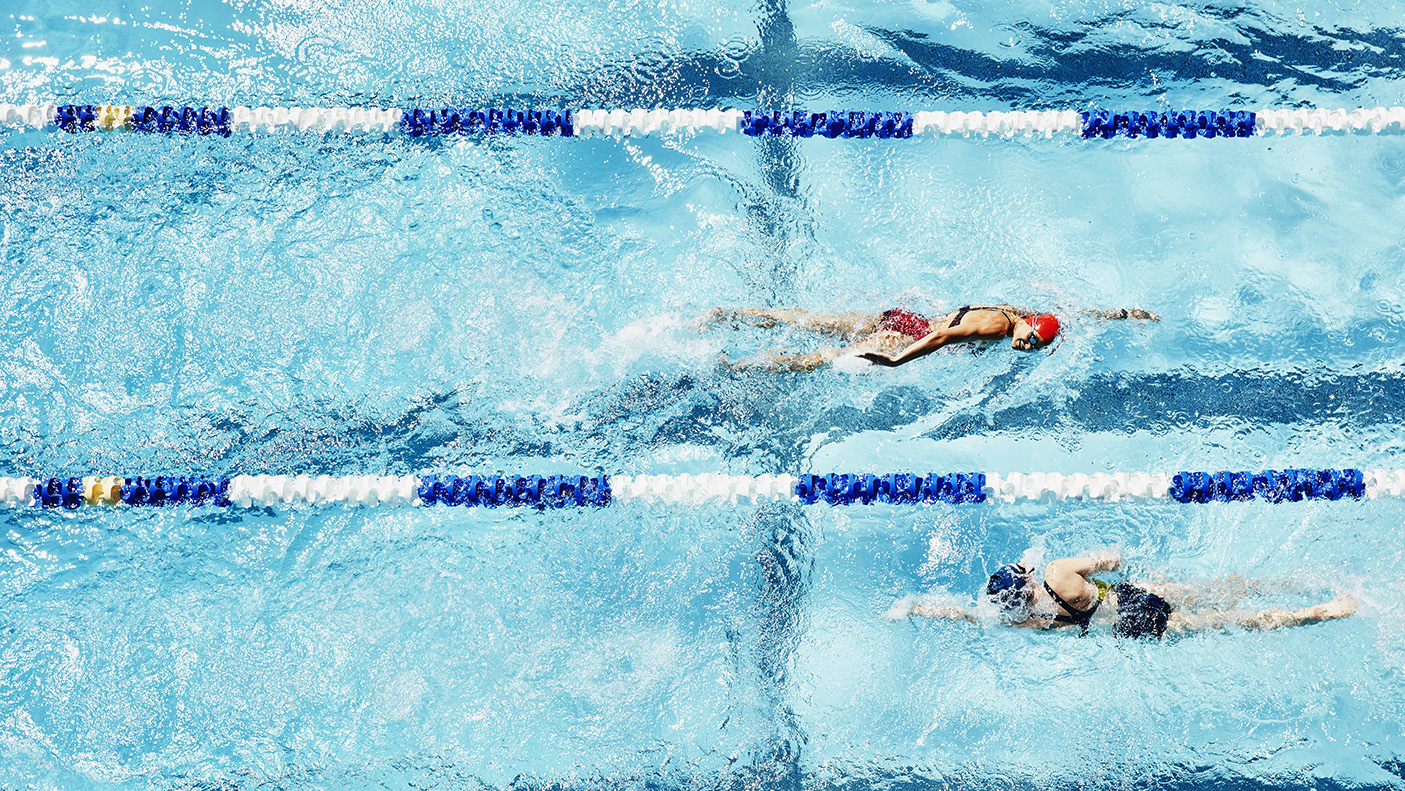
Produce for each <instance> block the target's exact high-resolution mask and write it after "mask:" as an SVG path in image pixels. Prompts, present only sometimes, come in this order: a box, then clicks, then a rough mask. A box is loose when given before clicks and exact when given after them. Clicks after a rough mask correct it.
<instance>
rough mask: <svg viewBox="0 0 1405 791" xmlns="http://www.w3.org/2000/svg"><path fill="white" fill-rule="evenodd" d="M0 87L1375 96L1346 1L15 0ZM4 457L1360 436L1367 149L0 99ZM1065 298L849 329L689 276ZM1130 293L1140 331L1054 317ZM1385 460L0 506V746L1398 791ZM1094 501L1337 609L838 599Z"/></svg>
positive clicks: (1368, 437)
mask: <svg viewBox="0 0 1405 791" xmlns="http://www.w3.org/2000/svg"><path fill="white" fill-rule="evenodd" d="M6 13H7V14H8V20H9V24H10V25H11V28H10V29H12V30H13V33H14V35H13V36H12V37H10V38H9V39H7V41H8V42H9V43H7V44H6V45H4V46H3V48H0V101H6V102H29V101H47V100H61V101H65V102H68V101H72V102H83V103H88V102H92V103H98V102H107V101H116V100H121V101H124V102H133V103H153V104H160V103H164V102H179V103H184V102H197V103H202V104H203V103H209V104H224V103H228V104H244V105H257V104H285V105H296V104H301V105H324V106H330V105H357V106H362V105H364V106H408V105H410V104H416V103H423V104H442V103H449V104H473V103H477V102H492V103H495V104H508V103H513V102H517V103H531V104H534V105H541V106H605V107H631V106H687V107H713V106H736V107H743V108H750V107H754V106H763V105H764V106H778V107H779V106H797V107H802V106H803V107H806V108H815V109H830V108H866V109H903V110H920V109H945V110H994V109H1012V108H1020V109H1042V108H1064V107H1071V108H1074V109H1085V108H1089V107H1107V108H1122V107H1138V108H1140V107H1147V108H1151V107H1166V108H1177V109H1179V108H1181V107H1191V108H1204V109H1217V108H1235V109H1241V108H1242V109H1254V108H1257V107H1267V106H1275V107H1284V106H1297V105H1305V106H1318V107H1328V108H1334V107H1347V108H1351V107H1355V106H1358V105H1364V106H1377V105H1390V104H1398V103H1401V102H1400V96H1399V91H1398V89H1396V88H1395V86H1396V84H1397V83H1398V81H1399V75H1398V74H1397V72H1398V70H1399V65H1398V64H1399V61H1400V55H1401V45H1400V43H1399V41H1400V40H1401V38H1400V32H1401V30H1400V24H1399V20H1398V15H1397V14H1395V13H1394V11H1393V10H1391V9H1389V8H1387V7H1385V6H1380V7H1372V6H1361V5H1357V4H1351V5H1348V4H1344V3H1337V4H1329V5H1319V6H1317V7H1315V8H1314V9H1313V10H1300V9H1299V8H1298V7H1297V6H1287V5H1279V4H1271V3H1265V4H1255V5H1254V6H1252V7H1248V8H1245V7H1240V6H1235V7H1233V8H1230V7H1227V6H1217V5H1212V4H1211V5H1206V4H1200V5H1195V4H1180V5H1168V4H1160V5H1152V6H1146V5H1144V4H1140V5H1132V4H1125V3H1120V2H1119V3H1086V2H1085V3H1056V4H1048V3H1045V4H1033V3H1024V4H1019V5H1017V6H1014V7H1010V6H1000V7H996V6H991V7H990V8H976V7H966V6H960V5H956V4H953V3H949V2H925V0H923V1H922V2H903V3H896V2H895V3H887V4H878V5H876V6H873V5H872V4H839V3H812V4H809V5H788V4H780V3H774V2H773V3H763V4H760V5H759V6H752V5H736V6H731V7H727V6H720V5H716V4H712V5H705V6H704V5H694V4H689V3H681V2H680V3H658V4H652V5H649V4H642V3H637V2H634V3H631V2H622V3H613V4H594V5H590V6H586V7H564V6H562V7H557V6H541V5H534V4H516V5H511V4H506V5H505V4H501V3H497V4H488V3H481V4H478V5H470V4H446V3H415V4H408V3H401V4H384V5H372V4H352V3H331V4H324V3H318V4H311V3H305V4H298V3H247V2H228V3H225V4H219V5H216V4H207V3H188V4H181V3H162V2H153V3H151V4H149V5H147V6H142V7H141V8H134V7H129V6H127V5H126V4H120V3H109V4H106V5H104V4H102V3H97V4H94V3H82V4H78V3H61V2H47V3H41V2H37V0H20V2H19V5H18V8H17V9H16V10H13V11H7V12H6ZM0 171H3V173H4V178H3V179H0V251H3V256H4V265H3V268H0V277H3V288H0V299H2V300H3V306H2V308H3V309H0V315H2V316H3V324H0V459H3V461H4V464H3V465H0V471H3V472H4V473H5V474H9V475H20V474H24V475H39V474H43V475H60V474H65V475H66V474H118V473H126V474H138V473H150V474H156V473H162V472H175V473H182V472H207V473H211V474H256V473H287V474H296V473H306V474H342V475H350V474H363V473H384V474H409V473H418V472H431V473H436V472H438V473H465V472H476V473H492V472H496V471H502V472H504V473H532V474H552V473H564V472H594V471H604V472H607V473H618V474H643V473H702V472H729V473H738V474H742V473H744V474H763V473H781V472H785V473H793V474H800V473H808V472H830V471H841V472H889V471H914V470H915V471H926V470H940V471H992V472H1001V473H1004V472H1013V471H1021V472H1025V471H1056V472H1063V473H1073V472H1089V473H1091V472H1099V471H1128V472H1136V471H1153V472H1154V471H1174V470H1179V469H1201V470H1218V469H1261V468H1282V467H1297V466H1301V467H1357V468H1372V467H1387V468H1393V467H1398V466H1401V465H1400V463H1399V459H1401V458H1402V452H1403V451H1405V445H1402V441H1405V430H1402V428H1401V425H1400V422H1399V420H1398V419H1397V414H1398V412H1399V409H1400V405H1401V404H1402V403H1403V402H1405V371H1402V365H1401V362H1400V360H1401V357H1400V355H1399V352H1398V351H1397V349H1398V348H1399V347H1400V346H1401V344H1402V342H1405V329H1403V328H1405V299H1403V298H1402V293H1401V291H1402V286H1401V282H1402V269H1405V234H1402V231H1401V230H1400V229H1401V228H1403V227H1405V222H1403V221H1405V154H1402V153H1401V151H1400V142H1399V140H1398V139H1397V138H1390V137H1379V138H1370V137H1321V138H1301V139H1299V138H1253V139H1248V140H1209V141H1205V140H1199V141H1153V142H1148V141H1116V142H1095V143H1088V142H1083V141H1078V140H1023V139H1022V140H1014V141H1001V140H979V139H977V140H960V139H957V140H909V141H879V140H867V141H866V140H823V139H807V140H777V139H762V140H755V139H750V138H745V137H741V136H737V135H730V134H729V135H724V136H698V137H687V136H677V135H675V136H661V137H652V138H640V139H630V140H563V139H534V138H518V139H503V138H495V139H491V140H476V139H453V140H425V139H408V138H400V137H381V136H373V135H348V136H326V137H322V136H316V135H295V134H286V135H272V136H257V137H249V136H234V137H231V138H228V139H209V138H187V137H180V136H174V137H165V136H159V135H151V136H146V135H111V136H106V135H83V136H68V135H61V134H54V133H48V132H45V133H33V132H29V133H17V132H8V133H4V134H3V136H0ZM989 300H1004V301H1009V302H1012V303H1015V304H1027V305H1032V306H1047V307H1050V308H1052V309H1054V310H1055V311H1056V312H1058V313H1059V314H1060V315H1061V317H1067V320H1066V321H1065V322H1064V324H1065V336H1064V340H1063V341H1062V343H1061V344H1060V345H1059V346H1058V348H1057V349H1056V350H1055V351H1054V352H1053V353H1051V354H1049V353H1041V354H1028V355H1026V354H1016V353H1013V352H1011V351H1009V350H1008V349H1005V348H1003V347H1001V346H999V345H997V346H995V347H993V348H988V349H979V350H976V351H974V352H973V351H970V350H964V349H959V350H952V351H944V352H942V353H939V354H937V355H934V356H932V357H930V358H927V359H925V360H922V361H919V362H916V363H913V364H911V365H908V366H904V367H902V368H897V369H885V370H873V369H863V368H860V367H858V366H855V365H849V364H844V365H840V366H838V367H836V368H830V369H825V370H823V371H820V372H817V373H814V374H809V375H775V374H761V373H741V374H737V373H732V372H729V371H727V370H725V369H722V368H720V367H719V366H718V365H717V358H718V355H719V354H725V355H727V356H729V357H732V358H736V357H740V356H745V355H747V354H754V353H759V352H764V351H766V350H769V349H775V348H787V349H800V350H805V349H812V348H818V347H819V346H820V345H823V343H824V341H822V340H817V339H814V338H810V337H806V336H804V335H803V334H802V333H797V332H793V331H786V330H732V329H722V328H718V329H712V330H709V331H705V332H700V331H699V330H698V329H697V327H696V326H694V322H695V320H696V318H697V317H698V316H700V315H701V314H702V313H703V312H704V311H705V310H707V309H708V308H710V307H712V306H715V305H798V306H802V307H805V308H808V309H812V310H820V311H837V310H859V309H862V310H880V309H883V308H886V307H890V306H892V305H894V304H905V305H909V306H912V307H914V308H916V309H920V310H924V311H927V312H942V311H945V310H949V309H953V308H955V307H958V306H960V305H964V304H968V303H981V302H986V301H989ZM1130 306H1141V307H1144V308H1147V309H1150V310H1154V311H1156V312H1157V313H1159V314H1161V315H1162V317H1163V320H1162V321H1161V322H1159V323H1154V324H1146V325H1142V324H1139V323H1137V322H1098V321H1093V320H1091V319H1088V318H1087V317H1086V316H1081V315H1080V314H1079V313H1078V312H1077V311H1078V310H1079V309H1081V308H1087V307H1095V308H1113V307H1130ZM1402 517H1405V506H1402V505H1401V503H1400V502H1399V501H1398V500H1390V499H1382V500H1371V501H1359V502H1304V503H1296V504H1281V505H1270V504H1265V503H1240V504H1222V505H1206V506H1194V507H1192V506H1178V505H1175V504H1170V503H1160V502H1157V503H1126V504H1107V503H1102V504H1099V503H1088V504H1080V503H1063V504H1022V505H1003V504H991V505H986V506H977V507H972V506H961V507H955V506H946V505H931V506H923V507H916V508H914V507H898V506H872V507H848V508H833V509H831V508H828V507H824V506H812V507H803V508H802V507H799V506H796V505H793V504H788V503H775V504H765V505H760V506H756V505H708V506H703V507H694V506H688V507H683V506H677V505H658V504H653V505H650V504H644V503H630V504H620V505H617V506H615V507H612V508H610V509H608V510H601V511H584V510H583V511H550V512H543V513H537V512H535V511H532V512H528V511H488V510H482V509H473V510H470V509H452V510H451V509H426V510H391V509H341V508H332V509H322V510H314V509H310V508H301V507H280V508H256V509H249V510H239V509H230V510H227V511H217V510H214V509H198V508H195V509H192V508H182V509H168V510H161V511H156V510H151V511H139V510H118V511H111V512H103V511H98V510H96V509H94V510H88V511H79V512H75V513H55V512H50V511H37V510H28V509H20V510H12V511H4V512H0V518H3V519H4V520H5V523H6V524H5V530H4V538H3V541H4V551H3V552H0V597H3V598H0V602H3V604H0V787H15V788H122V789H126V788H162V789H165V788H209V789H225V788H250V789H252V788H383V787H391V788H412V787H414V788H423V787H437V788H481V787H484V786H487V787H493V788H501V787H508V786H512V787H517V788H537V787H541V788H566V787H590V788H596V787H611V788H616V787H620V788H641V789H642V788H711V787H726V788H742V787H765V788H772V787H776V788H794V789H807V790H808V789H815V790H816V791H818V790H819V789H830V788H833V789H858V788H903V789H926V788H972V789H975V788H1004V787H1010V788H1041V789H1042V788H1072V787H1080V788H1124V787H1158V788H1187V789H1189V788H1202V787H1211V788H1241V787H1243V788H1280V787H1282V788H1301V787H1312V788H1330V789H1336V788H1362V787H1371V788H1374V787H1398V786H1405V780H1403V779H1402V777H1405V763H1402V761H1405V759H1403V758H1402V757H1401V756H1402V755H1405V734H1403V733H1402V728H1401V725H1400V723H1401V722H1402V721H1405V677H1402V667H1405V620H1402V616H1401V615H1399V611H1400V607H1399V605H1400V603H1401V599H1402V596H1405V582H1402V575H1401V574H1400V571H1399V569H1400V568H1402V565H1405V548H1402V545H1401V542H1400V539H1399V525H1400V524H1401V523H1402ZM1105 546H1116V547H1119V548H1120V549H1121V551H1122V553H1123V555H1124V557H1125V558H1126V566H1127V573H1128V575H1130V576H1131V577H1133V578H1138V577H1143V576H1150V575H1158V574H1160V575H1166V576H1169V577H1171V578H1174V579H1184V580H1191V581H1209V580H1214V579H1216V578H1219V577H1223V576H1225V575H1230V574H1243V575H1247V576H1249V577H1252V578H1256V579H1261V580H1263V581H1265V582H1266V583H1268V584H1269V585H1270V586H1271V587H1272V588H1273V589H1274V590H1276V591H1280V592H1277V593H1273V594H1271V595H1264V596H1261V597H1259V598H1257V599H1255V600H1254V602H1255V603H1257V604H1261V605H1262V606H1293V607H1296V606H1303V605H1306V604H1311V603H1316V602H1319V601H1324V600H1326V599H1328V598H1331V597H1332V596H1334V595H1336V594H1338V593H1352V594H1353V595H1354V596H1356V598H1357V600H1358V602H1359V603H1360V612H1359V614H1358V615H1357V616H1356V617H1353V618H1350V619H1346V620H1343V621H1337V622H1332V623H1327V624H1320V625H1315V626H1311V627H1304V628H1301V629H1293V630H1285V631H1280V632H1259V633H1256V632H1244V631H1232V632H1228V633H1209V634H1201V635H1195V636H1191V637H1185V638H1181V639H1177V640H1168V641H1166V642H1163V643H1157V644H1142V643H1127V642H1120V641H1116V640H1113V639H1112V638H1111V637H1110V635H1108V634H1106V633H1103V632H1097V631H1095V632H1094V634H1092V635H1090V636H1089V637H1088V638H1086V639H1079V638H1077V637H1075V636H1072V635H1068V634H1027V633H1023V632H1016V631H1010V630H1004V629H1000V628H995V627H980V626H971V625H966V624H952V623H942V622H926V621H923V622H915V621H914V622H904V623H898V624H893V623H889V622H886V621H884V620H882V619H881V618H880V615H881V614H882V613H883V612H884V611H885V610H887V609H888V607H889V606H890V605H891V604H892V603H893V602H894V600H896V599H898V598H900V597H903V596H907V595H919V596H923V597H927V598H931V599H933V600H937V601H954V602H969V601H970V600H971V598H972V597H973V596H974V594H975V593H976V592H977V591H978V590H979V589H980V586H981V585H982V584H983V582H984V579H985V577H986V575H987V574H989V573H990V572H991V571H992V570H993V569H994V568H995V567H996V566H998V565H999V564H1000V563H1003V562H1007V561H1011V560H1015V559H1018V558H1019V557H1020V556H1021V555H1022V554H1023V553H1026V552H1027V551H1033V552H1035V553H1042V555H1043V557H1044V558H1046V559H1048V558H1053V557H1060V556H1065V555H1069V554H1076V553H1081V552H1086V551H1089V550H1091V549H1096V548H1101V547H1105Z"/></svg>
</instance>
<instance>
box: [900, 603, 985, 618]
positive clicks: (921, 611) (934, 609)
mask: <svg viewBox="0 0 1405 791" xmlns="http://www.w3.org/2000/svg"><path fill="white" fill-rule="evenodd" d="M908 614H910V615H921V616H922V617H924V618H945V619H947V620H949V621H970V622H971V623H979V622H980V621H979V619H978V618H976V614H975V613H973V612H971V611H970V610H968V609H966V608H965V607H956V606H953V605H950V604H914V605H912V609H911V610H908Z"/></svg>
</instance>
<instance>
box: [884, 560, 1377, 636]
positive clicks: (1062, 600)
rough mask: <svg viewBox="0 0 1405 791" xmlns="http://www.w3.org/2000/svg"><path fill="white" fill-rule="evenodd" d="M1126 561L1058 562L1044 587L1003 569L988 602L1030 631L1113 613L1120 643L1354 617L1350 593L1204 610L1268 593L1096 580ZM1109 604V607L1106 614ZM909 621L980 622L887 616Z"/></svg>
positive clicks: (1014, 567)
mask: <svg viewBox="0 0 1405 791" xmlns="http://www.w3.org/2000/svg"><path fill="white" fill-rule="evenodd" d="M1121 563H1122V557H1121V556H1120V555H1118V554H1117V553H1116V552H1111V551H1106V552H1096V553H1093V554H1091V555H1088V556H1087V557H1081V558H1064V559H1061V560H1055V561H1054V562H1052V563H1050V564H1049V565H1048V566H1046V567H1045V569H1044V580H1043V582H1040V580H1039V578H1038V577H1037V576H1036V574H1035V572H1034V569H1032V568H1027V567H1025V566H1023V565H1019V564H1009V565H1005V566H1001V567H1000V568H999V569H997V570H996V572H995V573H994V574H992V575H990V580H989V581H988V582H987V583H986V588H985V595H986V599H987V601H989V602H990V603H991V604H993V605H994V606H995V608H996V609H997V610H998V611H999V613H1000V619H1001V620H1002V621H1003V622H1005V623H1008V624H1010V625H1012V626H1022V627H1025V628H1030V629H1069V628H1073V629H1077V630H1078V633H1079V634H1080V635H1084V634H1087V633H1088V628H1089V626H1090V625H1091V624H1092V622H1093V617H1094V615H1096V614H1098V613H1099V612H1105V613H1106V614H1107V617H1106V620H1110V621H1112V632H1113V634H1114V635H1116V636H1118V637H1145V638H1160V637H1161V636H1163V635H1164V634H1165V633H1166V632H1168V631H1169V632H1172V633H1180V632H1189V631H1203V630H1207V629H1223V628H1225V627H1229V626H1239V627H1242V628H1244V629H1278V628H1281V627H1284V626H1299V625H1302V624H1309V623H1317V622H1319V621H1330V620H1333V619H1335V618H1345V617H1347V616H1348V615H1351V614H1352V613H1355V612H1356V600H1355V599H1353V598H1352V597H1351V596H1350V595H1348V594H1342V595H1341V596H1338V597H1337V598H1335V599H1333V600H1331V601H1329V602H1327V603H1325V604H1318V605H1315V606H1312V607H1303V608H1300V609H1296V610H1285V609H1267V610H1238V609H1200V610H1192V609H1190V608H1191V607H1194V606H1197V605H1204V604H1207V603H1208V604H1211V605H1214V606H1217V607H1228V606H1233V605H1236V604H1238V602H1239V601H1240V600H1241V599H1242V598H1244V597H1245V596H1248V595H1251V594H1253V593H1257V592H1259V591H1260V590H1262V589H1264V588H1265V587H1266V586H1265V585H1264V584H1263V583H1259V582H1256V581H1254V580H1247V579H1244V578H1243V577H1237V576H1236V577H1227V578H1225V579H1223V580H1218V581H1216V582H1214V583H1211V584H1206V585H1190V584H1185V583H1172V582H1164V581H1162V582H1140V583H1138V584H1135V585H1133V584H1132V583H1129V582H1119V583H1116V584H1113V585H1108V584H1107V583H1104V582H1102V581H1101V580H1096V579H1093V575H1095V574H1097V573H1098V572H1101V571H1113V570H1116V569H1117V568H1118V567H1119V566H1120V565H1121ZM1104 602H1106V603H1107V605H1108V606H1107V607H1106V608H1104V607H1103V604H1104ZM908 615H921V616H925V617H928V618H950V619H955V620H966V621H971V622H973V623H974V622H977V621H978V620H979V619H978V616H977V614H976V613H975V612H972V611H970V610H968V609H966V608H964V607H956V606H949V605H934V604H912V603H909V602H908V601H906V600H903V601H900V602H899V603H898V604H896V605H894V607H893V609H891V610H889V611H888V613H886V614H885V617H887V618H889V619H890V620H899V619H901V618H904V617H907V616H908Z"/></svg>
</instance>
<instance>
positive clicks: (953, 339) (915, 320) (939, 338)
mask: <svg viewBox="0 0 1405 791" xmlns="http://www.w3.org/2000/svg"><path fill="white" fill-rule="evenodd" d="M1086 312H1087V313H1090V314H1092V315H1093V316H1094V317H1096V318H1102V319H1143V320H1146V321H1160V320H1161V317H1159V316H1157V315H1156V314H1155V313H1152V312H1150V311H1145V310H1140V309H1135V308H1133V309H1130V310H1127V309H1123V310H1089V311H1086ZM703 322H704V323H705V324H720V323H724V322H733V323H735V322H746V323H749V324H753V325H756V326H762V327H774V326H777V325H780V324H792V325H795V326H798V327H800V328H802V329H807V330H811V331H813V332H817V333H821V334H824V335H830V336H833V337H837V338H842V339H843V340H845V341H847V342H848V343H849V344H850V345H848V346H845V347H836V348H831V349H824V350H821V351H817V352H810V353H808V354H795V355H791V354H784V353H772V354H768V355H765V356H764V357H762V358H761V359H759V360H756V361H750V362H748V361H742V362H739V363H735V364H733V363H728V364H729V365H731V367H735V368H748V367H761V368H772V369H780V370H792V371H812V370H814V369H816V368H819V367H820V366H822V365H824V364H825V363H828V362H831V361H833V360H835V359H836V358H838V357H842V356H845V355H856V356H858V357H859V358H860V359H863V360H867V361H869V362H870V363H873V364H875V365H882V366H885V367H890V368H891V367H893V366H897V365H902V364H904V363H908V362H911V361H913V360H916V359H917V358H919V357H925V356H927V355H929V354H931V353H932V352H934V351H936V350H937V349H940V348H942V347H943V346H948V345H950V344H953V343H970V342H975V341H994V340H1001V339H1003V338H1009V339H1010V346H1011V348H1014V349H1019V350H1020V351H1033V350H1034V349H1038V348H1042V347H1044V346H1048V345H1049V344H1050V343H1052V342H1053V340H1054V338H1055V337H1057V336H1058V334H1059V320H1058V318H1057V317H1055V316H1054V314H1052V313H1036V312H1034V311H1032V310H1025V309H1022V308H1017V307H1015V306H1013V305H967V306H965V307H962V308H958V309H956V310H953V311H952V312H950V313H948V314H946V315H945V316H941V317H938V318H935V319H929V318H928V317H926V316H923V315H922V314H920V313H915V312H913V311H911V310H908V309H907V308H894V309H892V310H886V311H884V312H882V313H878V314H866V313H859V312H855V313H844V314H840V315H837V316H826V315H820V314H816V313H810V312H808V311H803V310H797V309H793V308H714V309H713V310H712V311H710V312H709V313H708V315H707V316H706V317H704V319H703Z"/></svg>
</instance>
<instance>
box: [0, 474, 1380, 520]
mask: <svg viewBox="0 0 1405 791" xmlns="http://www.w3.org/2000/svg"><path fill="white" fill-rule="evenodd" d="M1378 497H1405V469H1400V470H1385V469H1377V470H1364V471H1363V470H1358V469H1351V468H1345V469H1285V470H1261V471H1259V472H1248V471H1243V472H1240V471H1220V472H1197V471H1181V472H1175V473H1144V472H1137V473H1125V472H1119V473H1093V474H1085V473H1073V474H1070V475H1065V474H1061V473H1054V472H1049V473H1044V472H1032V473H1019V472H1016V473H1009V474H1005V475H1001V474H998V473H983V472H958V473H890V474H886V475H874V474H869V473H829V474H825V475H816V474H806V475H799V476H796V475H756V476H753V475H727V474H711V473H709V474H701V475H691V474H689V475H634V476H631V475H599V474H597V475H468V476H457V475H349V476H345V475H344V476H330V475H318V476H310V475H236V476H233V477H227V478H222V477H210V476H199V475H196V476H175V475H161V476H155V477H145V476H135V477H126V476H116V475H101V476H99V475H89V476H71V477H46V478H37V477H0V506H5V507H23V506H38V507H42V508H65V509H69V510H73V509H78V508H83V507H88V508H102V507H113V506H157V507H159V506H170V505H193V506H219V507H240V508H255V507H264V506H271V505H297V504H305V505H314V506H327V505H347V506H362V507H376V506H386V507H434V506H447V507H481V508H504V507H505V508H518V507H531V508H540V509H546V508H571V507H573V508H584V507H604V506H609V505H612V504H615V503H620V502H632V501H638V502H645V503H661V504H682V505H700V504H703V503H733V504H734V503H738V502H759V501H787V502H795V503H799V504H801V505H816V504H827V505H872V504H893V505H916V504H924V503H949V504H953V505H976V504H981V503H991V502H1001V503H1055V502H1066V501H1090V502H1114V503H1116V502H1149V501H1169V502H1177V503H1213V502H1243V501H1249V500H1263V501H1266V502H1270V503H1280V502H1300V501H1303V500H1343V499H1360V498H1378Z"/></svg>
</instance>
